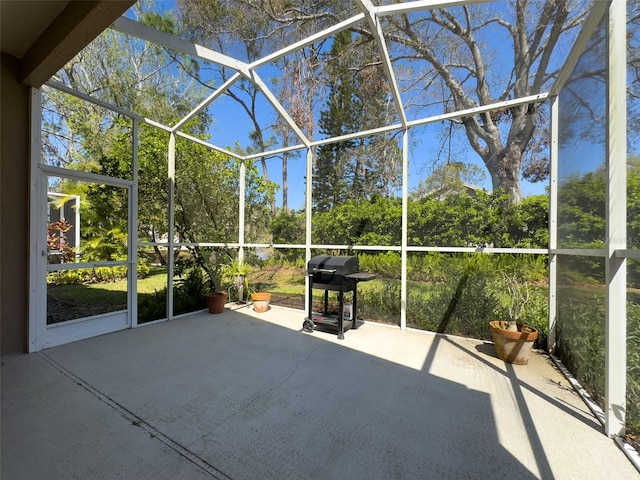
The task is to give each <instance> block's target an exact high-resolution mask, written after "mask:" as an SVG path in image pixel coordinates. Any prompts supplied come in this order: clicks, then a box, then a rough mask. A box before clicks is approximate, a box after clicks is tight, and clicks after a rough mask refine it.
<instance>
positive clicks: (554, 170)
mask: <svg viewBox="0 0 640 480" xmlns="http://www.w3.org/2000/svg"><path fill="white" fill-rule="evenodd" d="M558 106H559V99H558V97H554V98H552V99H551V147H550V151H549V304H548V306H549V336H548V338H547V348H548V349H549V352H550V353H554V351H555V348H556V321H557V318H558V311H557V299H558V296H557V295H558V281H557V278H558V257H557V255H556V253H555V250H556V249H557V248H558V118H559V117H558V112H559V108H558Z"/></svg>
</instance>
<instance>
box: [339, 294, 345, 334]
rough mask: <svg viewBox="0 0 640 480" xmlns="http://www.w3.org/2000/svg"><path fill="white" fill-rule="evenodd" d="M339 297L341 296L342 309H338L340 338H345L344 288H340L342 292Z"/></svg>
mask: <svg viewBox="0 0 640 480" xmlns="http://www.w3.org/2000/svg"><path fill="white" fill-rule="evenodd" d="M338 297H339V298H340V310H339V311H338V340H344V323H343V318H342V317H343V316H344V292H343V291H342V288H340V293H338Z"/></svg>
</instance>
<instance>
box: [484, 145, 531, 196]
mask: <svg viewBox="0 0 640 480" xmlns="http://www.w3.org/2000/svg"><path fill="white" fill-rule="evenodd" d="M483 160H484V163H485V165H486V166H487V170H489V174H490V175H491V183H492V185H493V190H494V191H496V190H504V191H505V192H506V193H507V195H508V198H507V205H508V206H511V205H517V204H519V203H520V202H521V201H522V191H521V190H520V170H521V166H522V150H521V149H520V147H519V146H518V145H516V144H515V143H510V144H508V145H507V146H506V147H504V148H502V149H501V150H500V151H498V152H495V153H491V154H490V155H488V158H483Z"/></svg>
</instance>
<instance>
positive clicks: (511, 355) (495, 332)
mask: <svg viewBox="0 0 640 480" xmlns="http://www.w3.org/2000/svg"><path fill="white" fill-rule="evenodd" d="M507 324H508V322H502V321H499V320H496V321H494V322H489V327H490V328H491V336H492V337H493V343H494V344H495V346H496V352H497V353H498V358H500V360H504V361H505V362H507V363H513V364H515V365H526V364H527V363H528V362H529V357H530V356H531V350H532V348H533V342H535V340H536V339H537V338H538V330H536V329H535V328H533V327H530V326H528V325H518V330H517V331H512V330H507Z"/></svg>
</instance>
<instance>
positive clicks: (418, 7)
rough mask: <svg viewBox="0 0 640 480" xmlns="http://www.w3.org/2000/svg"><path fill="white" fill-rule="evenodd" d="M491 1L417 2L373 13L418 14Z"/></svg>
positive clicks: (382, 7) (377, 8)
mask: <svg viewBox="0 0 640 480" xmlns="http://www.w3.org/2000/svg"><path fill="white" fill-rule="evenodd" d="M493 1H495V0H448V1H447V0H444V1H442V0H439V1H437V0H421V1H417V2H406V3H399V4H393V5H384V6H381V7H375V13H376V14H377V15H380V16H385V15H399V14H402V13H412V12H420V11H423V10H433V9H436V8H453V7H464V6H465V5H476V4H479V3H491V2H493Z"/></svg>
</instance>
